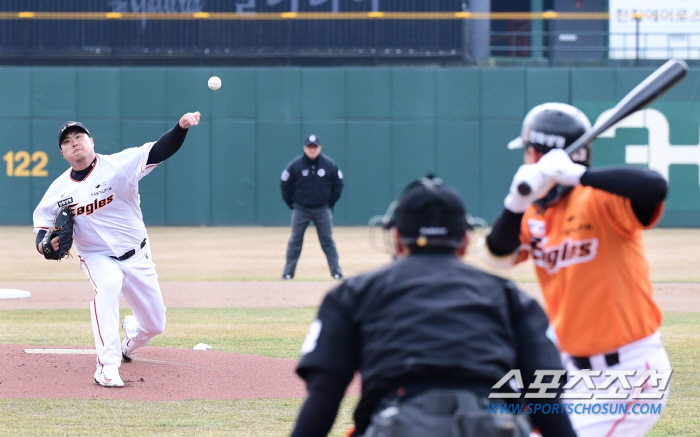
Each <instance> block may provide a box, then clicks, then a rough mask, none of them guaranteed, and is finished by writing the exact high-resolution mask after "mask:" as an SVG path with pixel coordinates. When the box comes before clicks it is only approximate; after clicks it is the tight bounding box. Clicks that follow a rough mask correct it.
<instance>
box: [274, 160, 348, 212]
mask: <svg viewBox="0 0 700 437" xmlns="http://www.w3.org/2000/svg"><path fill="white" fill-rule="evenodd" d="M280 188H281V189H282V199H284V203H286V204H287V206H289V207H290V208H293V207H294V204H295V203H296V204H298V205H301V206H303V207H305V208H319V207H322V206H326V205H328V206H329V207H330V208H333V206H334V205H335V203H336V202H337V201H338V199H340V193H341V192H342V191H343V172H341V171H340V169H339V168H338V166H337V165H336V163H335V162H334V161H333V160H332V159H331V158H329V157H327V156H326V155H324V154H323V153H321V154H320V155H318V157H317V158H316V159H315V160H313V161H312V160H310V159H309V158H308V157H307V156H306V155H305V154H303V153H302V154H301V156H298V157H297V158H295V159H294V160H293V161H292V162H290V163H289V164H287V167H286V168H285V169H284V171H283V172H282V180H281V181H280Z"/></svg>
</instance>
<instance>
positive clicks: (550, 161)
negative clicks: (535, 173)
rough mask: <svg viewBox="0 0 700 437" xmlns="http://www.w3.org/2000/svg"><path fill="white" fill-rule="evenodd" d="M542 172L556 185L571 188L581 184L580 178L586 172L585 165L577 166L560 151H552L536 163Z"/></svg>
mask: <svg viewBox="0 0 700 437" xmlns="http://www.w3.org/2000/svg"><path fill="white" fill-rule="evenodd" d="M537 166H539V167H540V168H541V169H542V172H544V174H546V175H547V176H549V177H551V178H552V179H554V180H555V181H557V183H558V184H561V185H565V186H567V187H573V186H576V185H580V184H581V176H582V175H583V174H584V173H585V172H586V170H587V168H586V166H585V165H581V164H577V163H575V162H573V161H572V160H571V158H570V157H569V155H567V153H566V152H565V151H564V150H562V149H552V150H550V151H549V152H547V153H545V154H544V156H542V157H541V158H540V160H539V161H537Z"/></svg>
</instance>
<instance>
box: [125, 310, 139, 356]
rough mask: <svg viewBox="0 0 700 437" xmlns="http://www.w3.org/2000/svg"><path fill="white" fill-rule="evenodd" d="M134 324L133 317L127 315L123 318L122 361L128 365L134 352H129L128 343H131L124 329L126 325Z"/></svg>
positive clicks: (134, 318)
mask: <svg viewBox="0 0 700 437" xmlns="http://www.w3.org/2000/svg"><path fill="white" fill-rule="evenodd" d="M133 323H136V317H134V316H133V315H128V316H126V317H124V323H122V330H124V341H122V360H123V361H125V362H127V363H130V362H131V360H132V359H133V358H134V354H135V353H136V351H134V350H133V349H132V350H129V343H130V342H131V339H130V338H129V334H127V333H126V327H127V325H130V324H133Z"/></svg>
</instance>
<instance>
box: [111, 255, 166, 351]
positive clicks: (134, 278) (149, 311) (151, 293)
mask: <svg viewBox="0 0 700 437" xmlns="http://www.w3.org/2000/svg"><path fill="white" fill-rule="evenodd" d="M122 269H123V270H124V291H123V294H124V299H125V300H126V302H127V303H128V304H129V306H130V307H131V310H132V311H133V313H134V315H133V317H129V316H127V317H126V318H125V321H124V326H123V327H124V332H125V334H126V340H125V343H126V346H127V349H128V350H127V353H125V355H127V357H129V358H131V356H133V353H134V352H135V351H136V349H138V348H140V347H143V346H146V345H147V344H148V343H149V342H150V341H151V339H152V338H153V337H155V336H156V335H158V334H161V333H162V332H163V331H164V330H165V321H166V318H165V311H166V310H165V305H164V303H163V295H162V294H161V291H160V284H159V283H158V274H157V273H156V266H155V264H154V263H153V261H152V256H151V245H150V242H148V243H147V244H146V246H145V247H144V248H143V249H142V250H140V251H139V252H137V253H136V255H134V256H133V257H131V258H129V259H128V260H126V261H122Z"/></svg>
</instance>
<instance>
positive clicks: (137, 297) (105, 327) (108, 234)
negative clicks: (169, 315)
mask: <svg viewBox="0 0 700 437" xmlns="http://www.w3.org/2000/svg"><path fill="white" fill-rule="evenodd" d="M199 119H200V113H199V112H192V113H187V114H185V115H183V116H182V118H180V120H179V122H178V123H177V124H176V125H175V126H174V127H173V128H172V129H170V130H169V131H167V132H166V133H164V134H163V135H162V136H161V137H160V139H159V140H158V141H156V142H150V143H146V144H144V145H142V146H141V147H134V148H130V149H126V150H123V151H121V152H118V153H115V154H112V155H102V154H97V153H95V142H94V139H93V138H92V136H91V135H90V132H89V131H88V129H87V128H86V127H85V126H84V125H83V124H82V123H79V122H75V121H69V122H67V123H65V124H64V125H63V126H62V127H61V129H60V130H59V132H58V147H59V148H60V150H61V154H62V155H63V158H64V159H65V160H66V161H68V163H69V164H70V168H69V169H68V170H66V171H65V172H64V173H63V174H61V175H60V176H59V177H58V178H56V180H55V181H54V182H53V183H52V184H51V186H50V187H49V189H48V190H47V191H46V194H44V197H43V198H42V199H41V202H39V205H38V206H37V207H36V209H35V210H34V232H36V233H37V238H36V248H37V250H38V251H39V253H41V254H42V255H44V257H45V258H47V259H59V260H60V259H61V258H62V257H63V256H66V251H67V250H68V249H70V242H69V241H67V240H68V239H69V238H72V241H74V242H75V249H76V252H77V256H78V259H79V261H80V268H81V269H82V270H83V272H84V273H85V276H86V277H87V279H88V281H89V282H90V285H91V286H92V288H93V290H94V292H95V297H94V299H93V300H92V302H90V314H91V318H92V330H93V334H94V336H95V349H96V351H97V369H96V371H95V382H96V383H98V384H100V385H102V386H105V387H123V386H124V382H123V381H122V379H121V377H120V375H119V367H120V365H121V362H122V360H124V361H127V362H128V361H131V359H132V358H133V356H134V353H135V352H136V350H137V349H138V348H140V347H143V346H145V345H147V344H148V343H149V342H150V340H151V338H153V337H154V336H156V335H158V334H160V333H162V332H163V330H164V329H165V306H164V304H163V296H162V295H161V292H160V286H159V284H158V275H157V274H156V270H155V264H154V263H153V257H152V256H151V245H150V241H149V239H148V234H147V232H146V227H145V226H144V223H143V214H142V213H141V207H140V197H139V185H138V184H139V181H140V180H141V178H143V177H144V176H146V175H147V174H149V173H150V172H151V171H152V170H153V169H154V168H155V167H156V166H157V165H158V164H160V163H161V162H163V161H165V160H166V159H168V158H169V157H170V156H172V155H173V154H174V153H175V152H177V151H178V150H179V148H180V146H182V144H183V142H184V141H185V136H186V135H187V130H188V128H189V127H190V126H196V125H198V124H199ZM64 215H65V216H70V217H71V219H72V220H67V221H68V222H69V223H70V224H69V225H68V226H69V227H72V229H73V234H72V235H70V233H69V232H63V233H60V232H58V231H56V228H57V226H56V225H55V223H58V222H59V219H61V220H65V218H62V217H63V216H64ZM121 296H124V299H125V300H126V302H127V303H128V304H129V306H130V307H131V309H132V311H133V315H129V316H126V317H125V319H124V323H123V324H122V328H123V330H124V335H125V337H124V340H123V342H121V344H120V336H119V318H120V317H119V299H120V297H121Z"/></svg>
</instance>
